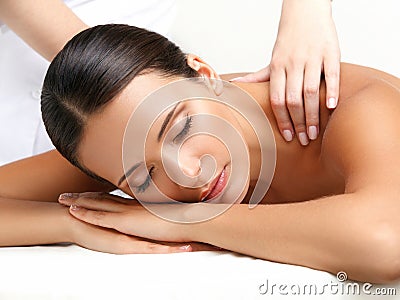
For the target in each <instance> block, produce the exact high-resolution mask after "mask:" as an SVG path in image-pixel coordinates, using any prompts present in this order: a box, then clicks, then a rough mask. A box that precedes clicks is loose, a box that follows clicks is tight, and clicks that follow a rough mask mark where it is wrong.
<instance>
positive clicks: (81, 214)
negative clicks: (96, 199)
mask: <svg viewBox="0 0 400 300" xmlns="http://www.w3.org/2000/svg"><path fill="white" fill-rule="evenodd" d="M69 212H70V213H71V214H72V215H73V216H74V217H75V218H77V219H79V220H81V221H83V222H85V223H89V224H92V225H96V226H100V227H104V228H112V229H117V228H115V226H114V224H118V222H117V220H116V219H117V216H118V213H117V212H109V211H101V210H91V209H87V208H84V207H81V206H77V205H75V204H73V205H71V207H70V209H69Z"/></svg>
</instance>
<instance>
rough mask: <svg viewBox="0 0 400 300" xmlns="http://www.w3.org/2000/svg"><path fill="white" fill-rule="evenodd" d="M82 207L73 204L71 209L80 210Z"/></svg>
mask: <svg viewBox="0 0 400 300" xmlns="http://www.w3.org/2000/svg"><path fill="white" fill-rule="evenodd" d="M79 209H80V207H79V206H77V205H74V204H73V205H71V210H73V211H77V210H79Z"/></svg>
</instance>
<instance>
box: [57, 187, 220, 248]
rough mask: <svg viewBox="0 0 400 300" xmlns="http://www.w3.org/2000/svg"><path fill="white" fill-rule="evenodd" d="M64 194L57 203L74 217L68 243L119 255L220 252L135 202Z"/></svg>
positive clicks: (98, 195)
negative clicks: (191, 237) (192, 238)
mask: <svg viewBox="0 0 400 300" xmlns="http://www.w3.org/2000/svg"><path fill="white" fill-rule="evenodd" d="M63 195H64V196H63ZM63 195H62V196H60V198H59V202H60V203H61V204H63V205H66V206H70V213H71V215H72V216H73V217H72V220H71V226H72V230H71V231H72V234H71V235H72V237H71V240H72V242H74V243H76V244H78V245H80V246H83V247H85V248H88V249H92V250H96V251H101V252H108V253H118V254H128V253H177V252H190V251H206V250H219V248H217V247H214V246H212V245H208V244H202V243H195V242H191V241H190V239H189V238H188V237H187V235H188V234H187V232H185V230H184V225H181V224H176V223H172V222H168V221H165V220H163V219H161V218H159V217H156V216H154V215H153V214H151V213H149V212H148V211H147V210H146V209H145V208H143V207H142V206H141V204H140V203H138V202H137V201H136V200H130V199H125V198H122V197H119V196H114V195H110V194H107V193H81V194H63ZM160 205H161V204H160ZM158 241H160V242H158Z"/></svg>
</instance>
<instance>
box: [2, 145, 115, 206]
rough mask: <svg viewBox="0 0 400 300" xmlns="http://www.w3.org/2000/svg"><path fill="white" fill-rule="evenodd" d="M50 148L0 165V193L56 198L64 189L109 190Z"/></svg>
mask: <svg viewBox="0 0 400 300" xmlns="http://www.w3.org/2000/svg"><path fill="white" fill-rule="evenodd" d="M114 189H115V187H114V186H111V185H106V184H104V183H100V182H98V181H96V180H95V179H93V178H90V177H89V176H87V175H86V174H84V173H82V172H81V171H80V170H79V169H78V168H76V167H74V166H73V165H71V164H70V163H69V162H68V161H67V160H66V159H65V158H64V157H62V156H61V155H60V154H59V153H58V151H56V150H52V151H49V152H45V153H43V154H40V155H36V156H33V157H29V158H25V159H22V160H19V161H16V162H13V163H10V164H7V165H4V166H1V167H0V197H2V198H9V199H23V200H37V201H57V198H58V196H59V195H60V194H61V193H64V192H87V191H112V190H114Z"/></svg>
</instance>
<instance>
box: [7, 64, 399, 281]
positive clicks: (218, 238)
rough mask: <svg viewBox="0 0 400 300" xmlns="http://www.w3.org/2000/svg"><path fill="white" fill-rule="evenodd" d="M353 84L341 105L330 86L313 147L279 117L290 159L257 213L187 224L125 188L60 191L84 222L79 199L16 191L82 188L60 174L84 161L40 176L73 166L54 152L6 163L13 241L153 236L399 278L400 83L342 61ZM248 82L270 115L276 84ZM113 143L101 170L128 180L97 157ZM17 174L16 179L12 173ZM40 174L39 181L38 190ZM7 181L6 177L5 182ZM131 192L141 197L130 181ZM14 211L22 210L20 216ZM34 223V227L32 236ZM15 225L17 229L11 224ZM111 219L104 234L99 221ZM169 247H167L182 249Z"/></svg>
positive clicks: (127, 247) (347, 83)
mask: <svg viewBox="0 0 400 300" xmlns="http://www.w3.org/2000/svg"><path fill="white" fill-rule="evenodd" d="M198 63H200V65H201V68H200V69H198V71H199V73H202V74H205V75H207V74H208V75H209V76H211V77H212V76H216V74H215V72H214V71H213V70H212V69H211V68H210V67H209V66H208V65H207V64H205V63H204V62H202V61H198ZM233 76H235V75H233ZM233 76H225V77H223V78H224V79H230V78H232V77H233ZM137 79H138V78H137ZM135 80H136V79H134V80H133V81H132V83H131V84H132V85H134V84H135ZM151 82H152V81H151ZM341 83H342V84H341V90H340V91H341V99H342V101H341V102H340V104H339V105H338V107H337V109H336V110H335V111H334V112H333V113H332V112H331V111H329V110H328V109H327V108H326V107H325V97H324V96H325V91H324V88H321V90H320V102H321V107H320V109H321V120H322V123H321V124H322V125H321V132H322V134H321V135H320V136H319V137H318V139H317V140H316V141H315V142H312V143H310V146H309V147H307V148H304V147H302V146H301V145H300V143H298V142H297V143H286V142H285V141H284V139H283V138H282V137H281V136H280V135H279V128H278V127H277V126H276V125H274V126H273V130H274V132H275V133H276V143H277V150H278V161H277V168H276V173H275V177H274V180H273V183H272V185H271V188H270V192H269V193H268V194H267V197H266V198H265V199H264V203H270V204H273V205H258V206H257V207H256V208H254V209H251V210H250V209H249V208H248V206H247V205H246V204H238V205H234V206H232V207H231V208H230V209H229V210H228V211H227V212H225V213H224V214H222V215H221V216H219V217H217V218H214V219H212V220H210V221H207V222H202V223H197V224H177V223H171V222H167V221H164V220H162V219H160V218H158V217H155V216H154V215H152V214H151V213H149V212H148V211H147V210H146V209H144V208H143V207H141V206H140V205H138V204H137V203H136V202H129V203H127V202H126V200H124V199H120V198H118V197H116V196H107V197H105V196H104V195H103V194H100V195H98V194H94V195H93V194H83V195H79V194H76V195H72V196H73V197H62V198H60V203H62V204H64V205H66V206H67V207H68V206H69V207H70V213H71V215H72V216H74V217H75V218H76V219H79V220H82V221H84V222H87V224H88V226H89V227H87V228H83V227H82V226H80V227H78V226H77V225H76V221H75V222H74V218H72V217H71V216H69V215H68V208H67V207H61V206H59V205H57V204H55V203H44V202H32V201H31V202H29V201H25V202H20V201H21V200H19V201H17V200H11V199H12V198H14V199H18V198H22V197H24V196H25V197H26V195H27V194H26V193H25V192H24V190H22V188H25V186H28V187H29V188H31V192H32V193H34V192H36V193H37V195H39V196H40V193H42V192H43V191H45V190H46V189H47V188H48V187H49V186H50V185H51V186H52V187H53V188H54V194H53V195H47V197H48V200H53V201H54V200H56V197H57V194H58V193H62V192H69V191H74V192H79V189H78V188H74V186H73V185H74V184H71V185H70V186H68V187H65V186H63V184H64V183H62V182H61V183H60V182H59V181H58V180H57V176H58V178H64V180H66V178H70V177H71V178H75V177H74V176H78V177H77V178H80V179H82V178H83V177H79V176H82V174H79V172H78V174H77V171H76V170H74V169H73V168H71V169H70V170H69V169H68V167H67V168H65V169H64V171H65V172H63V174H62V176H60V173H58V172H59V168H55V169H54V170H48V171H46V172H45V171H42V172H43V173H44V174H43V173H42V174H41V176H40V177H39V176H37V174H35V175H36V176H33V174H32V172H33V170H34V169H35V168H38V169H40V168H39V166H43V164H44V161H47V163H46V165H49V166H50V165H53V164H54V163H57V161H58V163H59V164H62V165H63V164H66V165H68V164H67V163H66V161H64V160H63V159H62V158H60V157H59V156H58V155H55V154H54V151H53V152H48V153H45V154H43V155H41V156H37V157H33V158H30V159H27V160H24V161H20V162H16V163H14V164H10V165H8V166H5V167H2V168H0V178H9V179H8V180H9V185H5V186H1V187H0V191H7V194H5V195H3V199H2V200H1V202H0V203H1V206H2V207H1V210H0V211H2V212H3V213H1V214H2V216H1V218H0V220H1V221H0V222H1V223H2V225H1V226H0V228H3V231H4V232H2V234H1V235H0V236H2V245H15V243H19V244H20V245H22V244H30V243H32V244H37V243H39V242H41V241H42V242H44V243H52V242H58V241H69V242H75V243H77V244H80V245H82V246H86V247H88V248H91V249H95V250H99V251H106V252H114V253H132V252H133V253H138V252H141V251H143V252H147V251H148V252H151V250H153V249H151V247H150V246H149V245H146V246H144V247H141V246H142V245H145V243H146V241H144V240H143V241H141V243H140V244H139V241H140V240H139V241H138V240H135V239H136V238H135V237H133V236H139V237H142V238H144V239H151V240H162V241H170V242H178V243H182V244H181V245H188V244H192V243H191V242H192V241H196V242H201V243H207V244H211V245H214V246H217V247H221V248H224V249H228V250H231V251H235V252H239V253H243V254H246V255H251V256H254V257H258V258H262V259H268V260H272V261H277V262H283V263H290V264H297V265H303V266H307V267H311V268H315V269H320V270H325V271H329V272H332V273H337V272H338V271H345V272H346V273H347V274H348V275H349V278H351V279H356V280H361V281H369V282H378V283H383V282H390V281H392V280H396V279H398V278H399V277H400V257H399V253H400V251H399V250H400V238H399V237H400V221H399V218H398V216H397V215H398V213H397V212H398V211H399V209H400V204H399V201H398V197H399V194H400V184H399V183H400V172H399V168H398V166H399V164H400V158H399V155H398V153H399V151H400V136H399V135H400V133H399V132H398V130H397V129H398V128H399V126H400V124H399V122H400V121H399V119H398V115H399V114H400V101H399V99H400V91H399V89H400V82H399V79H398V78H396V77H393V76H390V75H388V74H385V73H383V72H379V71H377V70H373V69H369V68H364V67H360V66H354V65H348V64H342V73H341ZM240 87H241V88H244V89H245V90H247V91H248V92H249V93H250V94H251V95H252V96H253V97H254V98H255V99H256V100H257V101H259V102H260V103H261V104H262V106H263V108H264V110H265V112H266V114H267V116H268V117H269V118H273V112H272V109H271V108H270V105H269V101H265V99H266V97H268V95H269V92H268V91H269V90H268V86H266V85H265V84H251V83H242V84H240ZM118 103H119V104H120V105H122V104H123V103H124V102H123V101H115V102H112V104H111V105H110V107H109V108H110V109H105V110H104V112H103V115H102V118H105V119H106V118H107V117H111V115H112V112H113V109H114V112H115V109H121V108H122V109H124V108H125V107H124V106H123V105H122V107H119V106H118ZM119 119H122V118H119ZM354 119H356V120H357V122H354ZM108 124H109V122H108ZM272 124H274V123H272ZM115 126H117V125H115ZM116 133H117V132H114V134H113V136H109V137H108V139H109V140H106V142H107V145H108V146H110V145H113V141H115V140H113V138H114V137H115V138H116V137H117V136H118V135H120V134H123V133H121V132H119V133H118V134H116ZM93 136H96V135H93ZM97 142H103V143H104V141H101V139H100V140H98V141H95V140H93V143H94V144H96V143H97ZM89 148H90V147H89ZM107 148H109V147H107ZM105 149H106V148H103V149H99V148H97V150H100V151H97V155H99V157H98V159H97V160H93V162H92V165H90V167H91V168H92V169H94V171H97V172H99V174H100V175H103V176H104V177H106V178H107V179H108V180H110V181H111V182H112V183H113V184H117V182H116V181H117V180H118V178H119V176H120V171H121V170H122V166H121V162H120V161H119V163H118V162H117V163H116V164H115V166H116V167H115V168H114V169H111V168H110V169H108V170H103V171H102V172H100V171H101V170H100V169H99V168H100V165H99V164H97V165H93V163H96V161H100V159H104V156H103V157H102V155H103V154H104V153H103V152H102V151H103V150H104V151H105ZM87 150H90V149H87ZM39 158H40V159H41V160H40V161H38V159H39ZM86 160H87V159H86ZM21 163H24V164H25V168H24V171H23V172H25V173H26V176H27V178H31V179H30V181H27V180H25V181H18V177H17V176H18V175H19V174H21V173H23V172H22V171H21V169H20V165H21ZM87 163H89V162H88V161H87ZM289 171H290V172H289ZM13 172H14V173H13ZM13 174H14V178H10V176H11V177H13V176H12V175H13ZM57 174H58V175H57ZM113 174H115V175H113ZM33 179H35V185H34V186H33V187H31V186H30V182H32V181H33ZM68 180H72V181H75V179H68ZM0 182H1V183H2V184H3V180H0ZM76 182H80V180H76ZM75 184H76V183H75ZM93 184H94V182H87V183H86V184H84V185H86V186H81V190H86V191H88V190H92V191H98V190H106V189H105V188H101V187H100V188H99V187H97V189H96V186H94V185H93ZM288 186H290V188H288ZM121 189H123V190H124V191H125V192H128V193H130V194H132V192H130V191H129V190H128V189H127V187H126V186H125V187H124V186H121ZM27 198H29V197H27ZM27 198H26V199H27ZM32 200H37V199H32ZM245 202H246V201H244V203H245ZM21 203H23V204H21ZM25 204H29V205H27V206H25ZM202 205H207V204H202ZM214 205H215V204H214ZM10 210H14V211H13V213H10ZM7 216H8V218H7ZM11 216H12V217H11ZM31 216H33V217H32V218H35V219H34V221H35V222H32V219H31ZM80 223H81V222H80ZM80 223H79V224H80ZM49 224H51V226H49ZM89 224H92V225H89ZM28 226H29V228H30V229H31V232H29V233H26V228H27V227H28ZM97 226H100V227H97ZM10 227H11V228H13V234H12V235H11V234H10V231H9V230H7V228H10ZM101 227H103V228H104V229H103V230H104V231H101V230H100V229H98V228H101ZM95 229H96V230H95ZM97 229H98V230H97ZM7 231H8V232H7ZM95 231H96V232H95ZM94 232H95V233H94ZM117 232H121V233H125V234H128V235H130V236H128V235H124V234H121V235H118V234H117ZM109 233H113V234H116V235H113V236H110V235H109ZM102 235H104V236H102ZM132 235H133V236H132ZM110 241H113V244H112V247H110V246H108V248H107V246H106V243H107V242H108V243H109V242H110ZM151 245H152V246H153V247H156V246H155V245H154V244H151ZM195 245H197V244H195ZM200 245H202V244H200ZM167 247H168V248H166V249H157V250H160V251H159V252H163V251H164V252H173V251H178V249H179V248H171V247H169V246H167ZM110 248H112V249H110ZM191 250H195V246H193V248H191V247H187V248H186V249H182V251H191Z"/></svg>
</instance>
